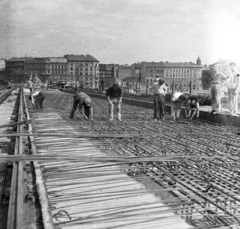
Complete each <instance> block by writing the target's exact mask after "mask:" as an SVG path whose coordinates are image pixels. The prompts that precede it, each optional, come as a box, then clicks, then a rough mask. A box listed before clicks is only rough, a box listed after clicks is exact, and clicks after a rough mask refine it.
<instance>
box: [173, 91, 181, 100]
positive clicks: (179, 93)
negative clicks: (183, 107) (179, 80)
mask: <svg viewBox="0 0 240 229" xmlns="http://www.w3.org/2000/svg"><path fill="white" fill-rule="evenodd" d="M181 95H182V93H181V92H175V93H174V94H173V95H172V101H173V102H175V101H176V100H177V99H178V98H179V97H180V96H181Z"/></svg>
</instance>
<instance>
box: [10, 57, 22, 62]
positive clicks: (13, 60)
mask: <svg viewBox="0 0 240 229" xmlns="http://www.w3.org/2000/svg"><path fill="white" fill-rule="evenodd" d="M26 59H27V58H25V57H12V58H10V59H9V60H7V62H17V61H26Z"/></svg>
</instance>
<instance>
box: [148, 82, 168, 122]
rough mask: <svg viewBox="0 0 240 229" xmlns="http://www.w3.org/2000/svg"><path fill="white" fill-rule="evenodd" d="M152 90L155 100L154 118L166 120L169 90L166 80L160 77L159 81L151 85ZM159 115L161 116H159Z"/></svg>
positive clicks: (155, 119)
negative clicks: (166, 102) (166, 98)
mask: <svg viewBox="0 0 240 229" xmlns="http://www.w3.org/2000/svg"><path fill="white" fill-rule="evenodd" d="M150 90H151V91H152V93H153V102H154V116H153V120H154V121H157V119H158V118H159V119H162V120H165V118H164V113H165V94H166V92H167V87H166V86H165V81H164V80H163V79H159V80H158V82H155V83H153V84H152V86H150ZM158 116H159V117H158Z"/></svg>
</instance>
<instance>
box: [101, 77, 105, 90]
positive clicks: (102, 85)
mask: <svg viewBox="0 0 240 229" xmlns="http://www.w3.org/2000/svg"><path fill="white" fill-rule="evenodd" d="M104 84H105V82H104V80H103V79H102V80H101V81H100V90H102V91H103V90H104Z"/></svg>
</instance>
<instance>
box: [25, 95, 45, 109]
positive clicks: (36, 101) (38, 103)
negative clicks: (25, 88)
mask: <svg viewBox="0 0 240 229" xmlns="http://www.w3.org/2000/svg"><path fill="white" fill-rule="evenodd" d="M29 99H30V100H31V101H32V105H33V109H37V110H39V109H43V106H42V104H43V100H44V99H45V97H44V94H43V93H42V92H41V91H36V92H34V93H31V94H30V95H29Z"/></svg>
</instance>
